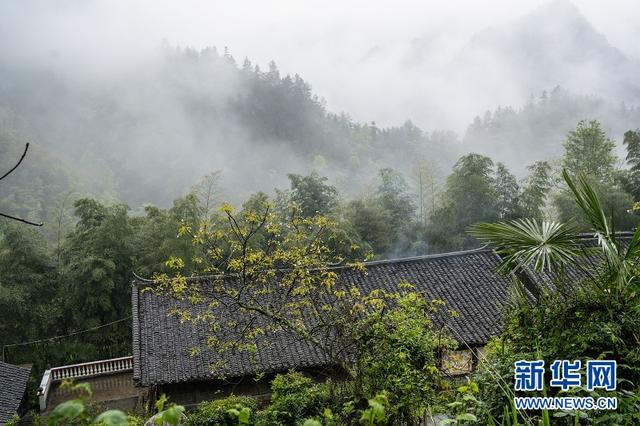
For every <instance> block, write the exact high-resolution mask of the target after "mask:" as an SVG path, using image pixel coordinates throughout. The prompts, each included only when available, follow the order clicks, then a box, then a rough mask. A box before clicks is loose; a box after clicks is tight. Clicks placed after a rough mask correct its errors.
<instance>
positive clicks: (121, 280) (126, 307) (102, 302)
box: [60, 199, 134, 356]
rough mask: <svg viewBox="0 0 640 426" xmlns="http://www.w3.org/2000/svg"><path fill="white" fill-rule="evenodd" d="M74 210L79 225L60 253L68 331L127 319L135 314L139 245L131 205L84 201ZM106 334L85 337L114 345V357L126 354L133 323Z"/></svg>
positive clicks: (95, 343) (103, 345)
mask: <svg viewBox="0 0 640 426" xmlns="http://www.w3.org/2000/svg"><path fill="white" fill-rule="evenodd" d="M75 208H76V216H77V217H78V223H77V224H76V229H75V230H74V231H73V232H72V233H71V234H70V235H69V236H68V237H67V239H66V240H65V243H64V245H63V248H62V252H61V263H62V264H61V270H60V275H61V277H60V278H61V281H62V282H63V283H64V286H63V287H62V288H61V291H63V292H64V296H65V297H64V298H63V302H64V306H65V317H63V324H64V325H65V326H66V329H67V330H74V329H75V330H77V329H84V328H89V327H95V326H99V325H102V324H106V323H109V322H112V321H116V320H119V319H122V318H125V317H126V316H128V315H129V314H130V312H131V307H130V291H131V285H130V282H131V279H132V275H131V272H132V268H133V250H134V248H133V246H132V235H133V229H132V227H131V223H130V221H129V217H128V215H127V207H126V206H124V205H113V206H105V205H103V204H101V203H99V202H97V201H95V200H92V199H80V200H78V201H76V203H75ZM79 306H82V309H78V307H79ZM107 333H108V334H107ZM107 333H104V334H102V335H101V336H100V338H99V339H98V340H96V341H87V339H85V342H86V343H90V344H92V345H96V346H98V347H100V348H105V347H107V348H109V349H110V351H112V352H111V353H112V354H113V355H112V356H117V355H119V354H122V353H126V352H125V351H126V348H127V347H128V346H129V343H128V339H129V338H130V337H129V336H130V333H131V330H130V327H129V324H126V323H122V324H121V326H120V327H113V328H111V329H109V330H108V331H107ZM98 350H99V351H102V349H98ZM102 353H105V352H102Z"/></svg>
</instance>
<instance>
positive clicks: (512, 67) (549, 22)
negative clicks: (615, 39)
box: [451, 0, 640, 102]
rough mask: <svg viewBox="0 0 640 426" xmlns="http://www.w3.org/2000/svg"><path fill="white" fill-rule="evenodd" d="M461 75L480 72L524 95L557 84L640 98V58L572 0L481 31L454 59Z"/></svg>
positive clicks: (481, 78) (484, 79) (483, 80)
mask: <svg viewBox="0 0 640 426" xmlns="http://www.w3.org/2000/svg"><path fill="white" fill-rule="evenodd" d="M451 71H452V72H454V73H455V74H456V75H457V77H458V78H459V79H466V80H468V79H469V77H471V76H474V75H475V76H478V79H477V80H478V83H479V84H482V85H492V86H493V87H494V88H495V89H496V90H498V91H500V90H501V85H502V90H506V88H509V89H510V90H517V92H518V93H520V94H521V95H522V97H523V98H524V97H526V96H529V95H530V94H532V93H536V94H537V93H541V92H542V91H543V90H549V88H553V87H556V86H561V87H563V88H565V89H568V90H570V91H573V92H575V93H580V94H588V95H598V96H602V97H605V98H607V99H611V100H616V101H626V102H637V101H638V100H639V99H640V79H639V78H638V75H640V64H639V63H637V62H636V61H633V60H631V59H629V58H627V57H626V56H625V55H624V54H623V53H622V52H621V51H620V50H618V49H617V48H615V47H614V46H612V45H611V44H610V43H609V42H608V41H607V39H606V38H605V36H604V35H602V34H600V33H598V32H597V31H596V30H595V28H594V27H593V26H592V25H591V24H590V23H589V22H588V21H587V20H586V19H585V17H584V16H583V15H582V14H581V13H580V11H579V10H578V9H577V8H576V7H575V6H574V5H573V4H572V3H571V2H569V1H568V0H555V1H552V2H550V3H548V4H545V5H543V6H541V7H539V8H538V9H536V10H534V11H533V12H532V13H530V14H528V15H525V16H523V17H521V18H519V19H516V20H514V21H512V22H509V23H507V24H505V25H502V26H497V27H494V28H489V29H486V30H484V31H482V32H479V33H477V34H476V35H475V36H474V37H473V38H472V39H471V40H470V41H469V42H468V44H467V45H466V46H465V47H464V48H463V49H462V50H461V51H460V52H459V54H458V55H457V56H456V58H455V59H454V60H453V62H452V64H451Z"/></svg>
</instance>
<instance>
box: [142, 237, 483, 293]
mask: <svg viewBox="0 0 640 426" xmlns="http://www.w3.org/2000/svg"><path fill="white" fill-rule="evenodd" d="M482 252H493V250H492V249H491V248H490V247H489V244H484V245H482V246H480V247H476V248H473V249H467V250H458V251H451V252H446V253H434V254H422V255H418V256H408V257H399V258H395V259H380V260H369V261H365V262H363V263H364V266H365V267H367V266H376V265H386V264H393V263H404V262H412V261H416V260H427V259H440V258H445V257H457V256H466V255H468V254H474V253H482ZM349 267H350V266H349V265H329V266H327V268H326V270H340V269H346V268H349ZM318 269H320V268H315V269H314V270H318ZM276 270H286V269H276ZM323 270H325V268H323ZM133 276H134V278H135V279H134V280H133V283H132V284H133V285H134V286H135V285H136V284H138V283H153V282H154V280H152V279H148V278H143V277H141V276H139V275H138V274H136V273H135V272H133ZM230 276H233V274H212V275H194V276H190V277H185V278H186V279H187V280H198V279H203V278H220V277H230Z"/></svg>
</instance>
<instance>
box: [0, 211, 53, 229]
mask: <svg viewBox="0 0 640 426" xmlns="http://www.w3.org/2000/svg"><path fill="white" fill-rule="evenodd" d="M0 216H1V217H6V218H7V219H12V220H17V221H18V222H22V223H26V224H27V225H33V226H42V225H44V223H42V222H30V221H28V220H25V219H21V218H19V217H15V216H10V215H8V214H4V213H0Z"/></svg>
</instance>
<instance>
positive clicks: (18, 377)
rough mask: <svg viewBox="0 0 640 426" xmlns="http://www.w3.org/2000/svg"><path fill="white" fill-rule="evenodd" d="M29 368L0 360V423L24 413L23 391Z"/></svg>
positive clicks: (29, 371) (29, 372)
mask: <svg viewBox="0 0 640 426" xmlns="http://www.w3.org/2000/svg"><path fill="white" fill-rule="evenodd" d="M30 374H31V368H25V367H20V366H17V365H13V364H7V363H5V362H2V361H0V425H3V424H5V423H6V422H8V421H9V420H10V419H11V417H13V416H14V415H15V414H18V415H22V414H24V393H25V389H26V387H27V381H28V380H29V375H30Z"/></svg>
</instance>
